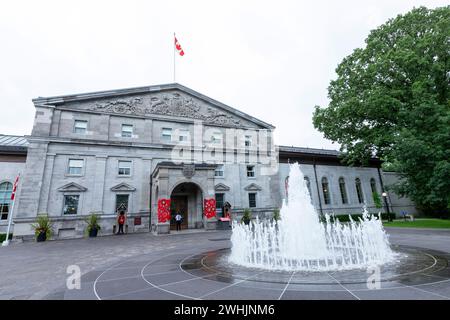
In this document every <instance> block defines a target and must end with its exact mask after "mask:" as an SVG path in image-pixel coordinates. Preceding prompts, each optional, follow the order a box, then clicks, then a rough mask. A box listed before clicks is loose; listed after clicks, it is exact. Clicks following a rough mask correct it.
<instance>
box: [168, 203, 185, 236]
mask: <svg viewBox="0 0 450 320" xmlns="http://www.w3.org/2000/svg"><path fill="white" fill-rule="evenodd" d="M177 213H180V214H181V216H182V217H183V220H182V222H181V230H183V229H187V228H188V200H187V196H172V197H171V202H170V230H176V222H175V216H176V215H177Z"/></svg>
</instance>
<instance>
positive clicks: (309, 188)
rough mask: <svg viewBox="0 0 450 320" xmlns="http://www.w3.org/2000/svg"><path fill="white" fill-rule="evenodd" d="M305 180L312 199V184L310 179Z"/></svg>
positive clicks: (305, 178)
mask: <svg viewBox="0 0 450 320" xmlns="http://www.w3.org/2000/svg"><path fill="white" fill-rule="evenodd" d="M303 179H304V180H305V183H306V188H308V193H309V196H310V197H312V195H311V182H310V181H309V178H308V177H306V176H305V177H304V178H303Z"/></svg>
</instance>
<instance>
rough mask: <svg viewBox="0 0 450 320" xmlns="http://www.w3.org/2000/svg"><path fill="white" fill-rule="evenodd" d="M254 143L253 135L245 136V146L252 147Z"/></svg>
mask: <svg viewBox="0 0 450 320" xmlns="http://www.w3.org/2000/svg"><path fill="white" fill-rule="evenodd" d="M251 145H252V136H245V146H246V147H250V146H251Z"/></svg>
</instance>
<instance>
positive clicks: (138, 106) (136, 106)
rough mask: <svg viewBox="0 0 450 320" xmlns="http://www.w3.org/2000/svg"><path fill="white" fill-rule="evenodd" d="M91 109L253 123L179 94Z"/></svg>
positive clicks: (235, 124) (102, 104) (132, 99)
mask: <svg viewBox="0 0 450 320" xmlns="http://www.w3.org/2000/svg"><path fill="white" fill-rule="evenodd" d="M87 109H88V110H92V111H99V112H105V113H115V114H123V115H140V116H146V115H162V116H172V117H180V118H189V119H196V120H201V121H204V122H205V123H208V124H216V125H224V126H232V127H241V126H249V125H250V122H248V121H247V120H244V119H242V118H240V117H238V116H236V115H234V114H231V113H229V112H226V111H223V110H221V109H219V108H217V107H214V106H212V105H209V104H207V103H204V102H202V101H201V100H199V99H197V98H193V97H191V96H189V95H187V94H184V93H180V92H177V91H171V92H164V93H153V94H148V95H142V96H139V97H129V98H118V99H114V100H107V101H101V102H96V103H94V104H91V105H89V106H88V107H87Z"/></svg>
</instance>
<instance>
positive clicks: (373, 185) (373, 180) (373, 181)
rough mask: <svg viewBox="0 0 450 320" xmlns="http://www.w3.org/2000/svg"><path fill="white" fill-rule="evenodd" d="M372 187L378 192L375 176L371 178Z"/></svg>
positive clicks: (373, 190) (374, 191)
mask: <svg viewBox="0 0 450 320" xmlns="http://www.w3.org/2000/svg"><path fill="white" fill-rule="evenodd" d="M370 189H372V193H378V191H377V184H376V182H375V179H374V178H372V179H370Z"/></svg>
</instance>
